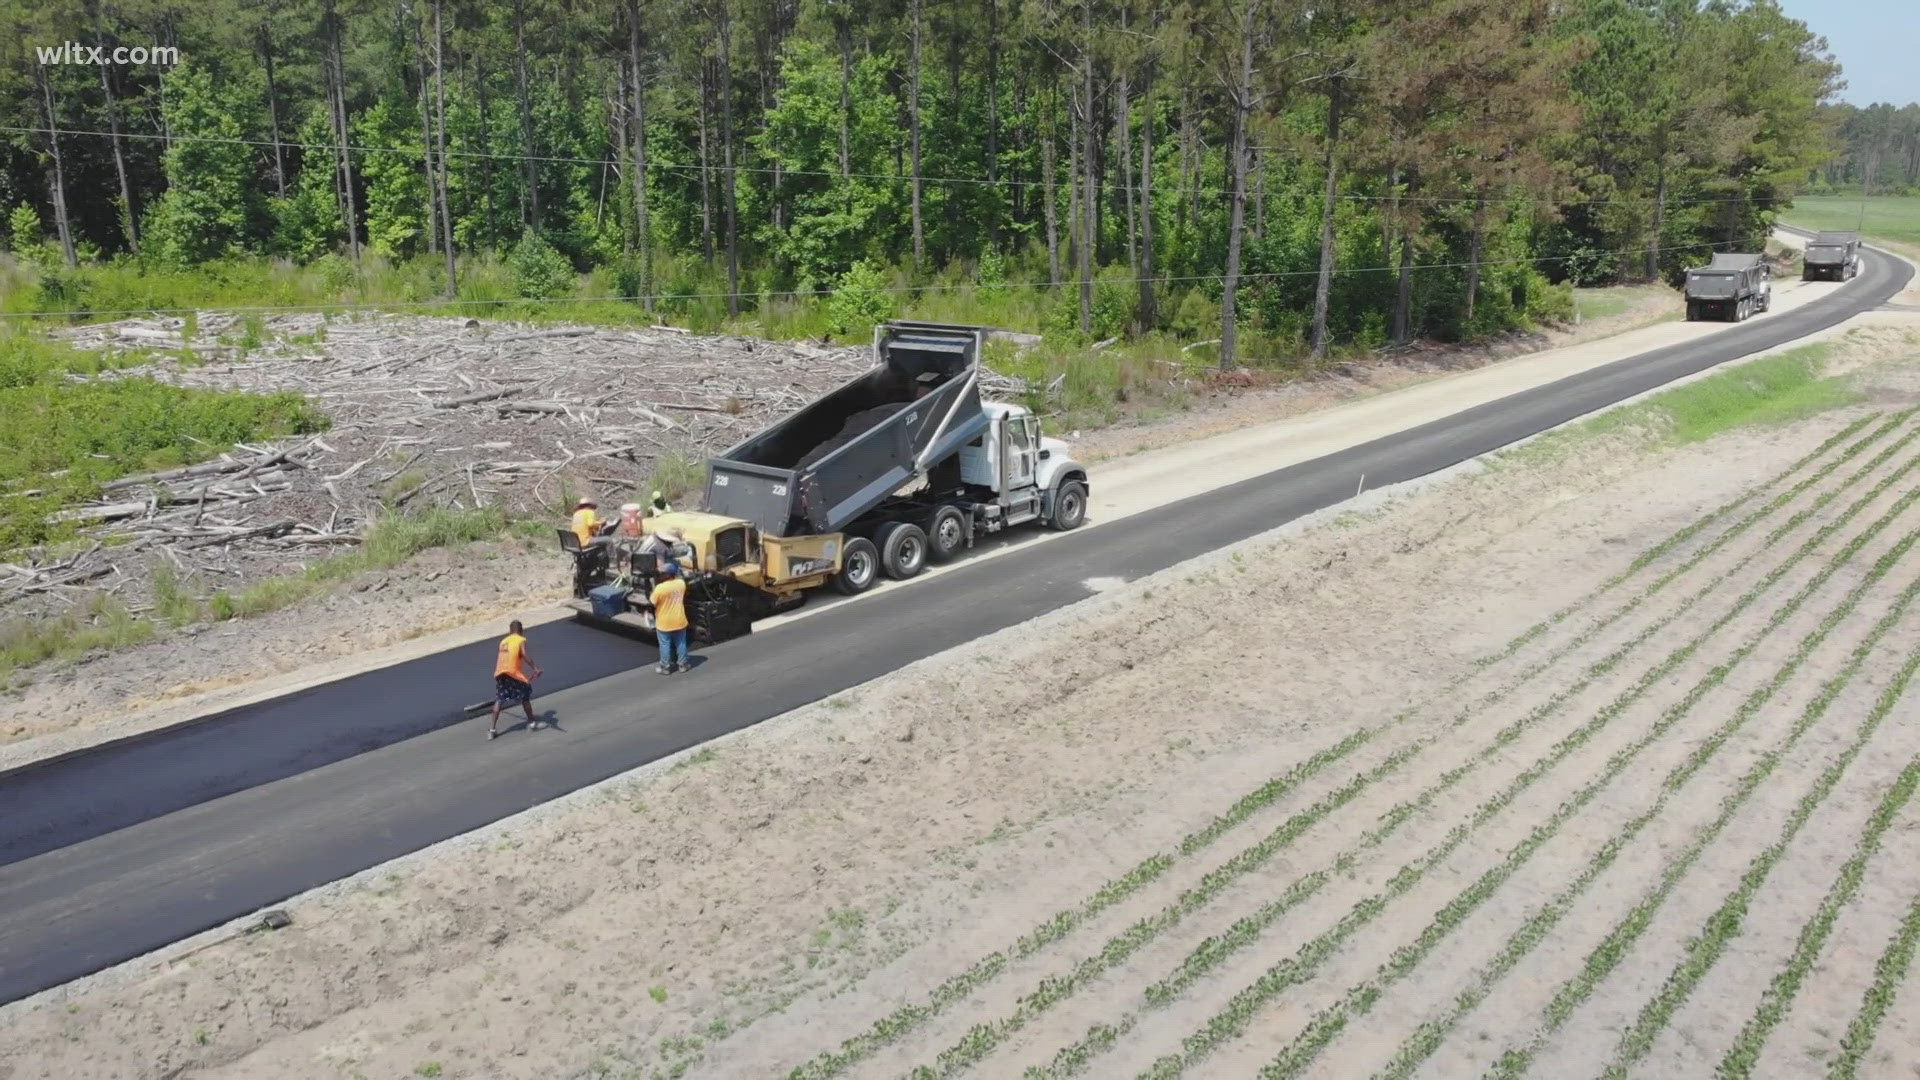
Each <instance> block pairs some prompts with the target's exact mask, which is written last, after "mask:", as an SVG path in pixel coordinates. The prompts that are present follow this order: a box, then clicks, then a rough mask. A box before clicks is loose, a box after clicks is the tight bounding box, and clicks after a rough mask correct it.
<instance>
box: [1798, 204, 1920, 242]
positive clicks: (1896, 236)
mask: <svg viewBox="0 0 1920 1080" xmlns="http://www.w3.org/2000/svg"><path fill="white" fill-rule="evenodd" d="M1780 219H1781V220H1782V221H1784V222H1786V223H1787V224H1789V225H1795V226H1798V227H1800V228H1802V229H1812V230H1814V231H1815V232H1819V231H1820V230H1822V229H1838V230H1843V231H1847V232H1859V233H1860V234H1861V235H1862V236H1865V237H1868V238H1875V237H1877V238H1880V239H1884V240H1893V241H1896V242H1898V243H1906V244H1920V195H1870V196H1868V197H1866V198H1865V199H1862V198H1861V197H1860V196H1858V195H1802V196H1799V197H1798V198H1795V199H1794V200H1793V209H1791V210H1789V211H1787V212H1786V213H1784V214H1782V215H1780Z"/></svg>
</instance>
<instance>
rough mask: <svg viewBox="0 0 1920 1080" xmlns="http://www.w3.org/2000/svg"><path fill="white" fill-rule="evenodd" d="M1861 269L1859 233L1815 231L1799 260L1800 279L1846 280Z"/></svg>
mask: <svg viewBox="0 0 1920 1080" xmlns="http://www.w3.org/2000/svg"><path fill="white" fill-rule="evenodd" d="M1859 273H1860V235H1859V234H1858V233H1850V232H1821V233H1815V234H1814V237H1813V239H1812V240H1809V241H1807V250H1806V252H1805V253H1804V254H1803V255H1802V257H1801V261H1800V279H1801V280H1802V281H1847V280H1849V279H1851V278H1853V277H1855V276H1856V275H1858V274H1859Z"/></svg>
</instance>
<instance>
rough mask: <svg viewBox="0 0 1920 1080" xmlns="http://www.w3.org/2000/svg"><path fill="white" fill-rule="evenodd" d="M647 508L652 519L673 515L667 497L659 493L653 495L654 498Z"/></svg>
mask: <svg viewBox="0 0 1920 1080" xmlns="http://www.w3.org/2000/svg"><path fill="white" fill-rule="evenodd" d="M647 508H648V509H647V513H648V516H650V517H659V516H660V515H661V514H671V513H673V507H671V506H668V505H667V500H666V497H665V496H663V495H661V494H660V493H659V492H657V491H656V492H654V493H653V498H652V499H650V500H648V502H647Z"/></svg>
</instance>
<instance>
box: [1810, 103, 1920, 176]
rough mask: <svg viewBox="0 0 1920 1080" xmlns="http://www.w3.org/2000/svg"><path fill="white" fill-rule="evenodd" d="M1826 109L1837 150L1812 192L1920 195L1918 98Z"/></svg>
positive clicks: (1836, 106) (1821, 172)
mask: <svg viewBox="0 0 1920 1080" xmlns="http://www.w3.org/2000/svg"><path fill="white" fill-rule="evenodd" d="M1822 112H1823V114H1824V119H1825V121H1826V123H1827V126H1828V127H1829V129H1830V130H1832V131H1833V133H1834V135H1835V138H1836V141H1837V143H1838V148H1837V150H1836V152H1835V153H1834V155H1833V157H1832V158H1831V159H1830V160H1829V161H1828V162H1827V163H1826V164H1825V165H1823V166H1821V168H1820V170H1819V173H1818V174H1817V178H1816V179H1815V181H1814V183H1813V184H1812V185H1810V186H1809V188H1808V190H1809V191H1819V192H1823V193H1825V192H1834V193H1844V194H1854V193H1856V192H1857V193H1859V194H1862V195H1912V194H1920V102H1910V103H1908V104H1907V105H1904V106H1895V105H1890V104H1887V103H1886V102H1879V103H1876V104H1873V105H1868V106H1865V107H1864V108H1863V107H1861V106H1858V105H1848V104H1845V103H1841V104H1837V105H1829V106H1826V107H1825V108H1824V109H1823V110H1822Z"/></svg>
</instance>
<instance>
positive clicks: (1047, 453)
mask: <svg viewBox="0 0 1920 1080" xmlns="http://www.w3.org/2000/svg"><path fill="white" fill-rule="evenodd" d="M1052 456H1053V451H1051V450H1042V451H1040V460H1041V461H1045V460H1047V459H1048V458H1050V457H1052Z"/></svg>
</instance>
